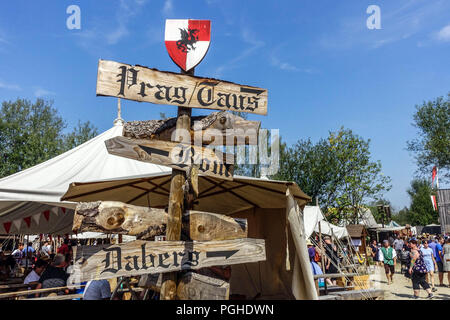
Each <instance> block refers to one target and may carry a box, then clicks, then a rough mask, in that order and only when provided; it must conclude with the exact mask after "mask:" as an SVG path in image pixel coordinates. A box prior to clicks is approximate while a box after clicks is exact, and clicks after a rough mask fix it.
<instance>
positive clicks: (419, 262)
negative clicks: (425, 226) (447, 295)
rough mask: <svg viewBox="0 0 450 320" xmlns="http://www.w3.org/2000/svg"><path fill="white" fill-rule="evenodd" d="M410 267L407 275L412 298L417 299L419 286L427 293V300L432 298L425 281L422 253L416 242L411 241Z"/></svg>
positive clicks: (425, 272)
mask: <svg viewBox="0 0 450 320" xmlns="http://www.w3.org/2000/svg"><path fill="white" fill-rule="evenodd" d="M410 242H411V265H410V268H409V274H410V275H411V280H412V287H413V291H414V298H415V299H418V298H419V292H420V286H422V288H423V289H424V290H425V291H426V292H427V293H428V298H430V299H432V298H433V293H432V292H431V288H430V285H429V284H428V282H427V280H426V274H427V267H426V265H425V261H424V258H423V253H422V251H420V250H419V248H418V247H417V240H411V241H410Z"/></svg>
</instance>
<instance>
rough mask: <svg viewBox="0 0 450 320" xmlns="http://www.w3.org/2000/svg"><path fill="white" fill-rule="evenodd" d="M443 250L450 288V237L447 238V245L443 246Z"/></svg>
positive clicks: (444, 267)
mask: <svg viewBox="0 0 450 320" xmlns="http://www.w3.org/2000/svg"><path fill="white" fill-rule="evenodd" d="M442 249H443V250H442V251H443V259H442V260H443V261H442V263H443V265H444V266H443V269H444V270H443V271H444V272H447V282H448V287H449V288H450V237H448V238H447V240H446V241H445V245H444V247H443V248H442Z"/></svg>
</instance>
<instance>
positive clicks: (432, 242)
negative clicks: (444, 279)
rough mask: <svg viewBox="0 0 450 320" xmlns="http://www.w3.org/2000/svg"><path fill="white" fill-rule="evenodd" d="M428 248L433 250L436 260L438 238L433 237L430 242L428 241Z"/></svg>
mask: <svg viewBox="0 0 450 320" xmlns="http://www.w3.org/2000/svg"><path fill="white" fill-rule="evenodd" d="M428 247H430V248H431V250H433V256H434V260H436V237H433V238H432V239H431V240H430V241H428ZM435 269H436V268H435Z"/></svg>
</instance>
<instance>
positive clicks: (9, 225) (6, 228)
mask: <svg viewBox="0 0 450 320" xmlns="http://www.w3.org/2000/svg"><path fill="white" fill-rule="evenodd" d="M3 228H5V231H6V233H9V229H11V222H5V223H4V224H3Z"/></svg>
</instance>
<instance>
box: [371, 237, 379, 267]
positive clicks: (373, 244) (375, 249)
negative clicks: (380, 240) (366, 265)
mask: <svg viewBox="0 0 450 320" xmlns="http://www.w3.org/2000/svg"><path fill="white" fill-rule="evenodd" d="M369 247H370V250H371V251H372V253H371V256H372V260H373V262H374V264H375V265H376V266H377V265H378V247H377V240H372V242H371V244H370V245H369Z"/></svg>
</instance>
